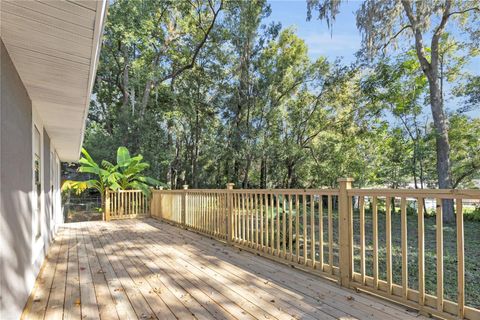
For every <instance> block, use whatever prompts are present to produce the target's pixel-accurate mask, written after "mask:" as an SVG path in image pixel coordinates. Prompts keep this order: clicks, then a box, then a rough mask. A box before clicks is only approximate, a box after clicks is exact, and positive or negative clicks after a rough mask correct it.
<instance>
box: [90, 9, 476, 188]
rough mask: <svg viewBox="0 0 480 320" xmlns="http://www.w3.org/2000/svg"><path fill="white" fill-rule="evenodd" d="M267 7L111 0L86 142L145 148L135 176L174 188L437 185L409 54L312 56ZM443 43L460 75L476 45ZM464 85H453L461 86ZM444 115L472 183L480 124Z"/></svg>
mask: <svg viewBox="0 0 480 320" xmlns="http://www.w3.org/2000/svg"><path fill="white" fill-rule="evenodd" d="M311 2H312V3H317V4H321V3H323V2H324V1H311ZM209 4H210V5H211V6H210V5H209ZM315 8H316V9H320V7H312V9H315ZM335 8H336V6H335V3H333V2H332V3H331V4H330V6H328V5H327V6H326V7H324V8H323V9H322V10H325V12H324V14H323V15H324V17H326V16H325V15H326V14H328V13H327V11H328V10H331V9H335ZM381 8H384V7H383V6H382V7H381ZM219 10H220V11H219ZM217 12H221V14H219V15H216V13H217ZM270 13H271V9H270V6H269V4H268V3H267V2H266V1H264V0H255V1H225V2H224V3H223V2H221V1H211V2H206V1H199V2H188V1H177V2H172V1H164V2H155V1H116V2H114V3H113V4H112V5H111V6H110V10H109V19H108V22H107V25H106V30H105V42H104V45H103V49H102V53H101V57H100V64H99V70H98V77H97V81H96V82H95V87H94V92H95V94H96V99H95V101H92V103H91V108H90V113H89V117H88V126H87V130H86V136H85V147H86V148H87V149H88V150H90V151H91V152H92V155H93V156H94V158H96V159H105V160H106V161H108V162H109V163H114V162H116V161H117V163H118V159H116V158H115V154H116V151H117V149H118V147H120V146H125V147H126V148H128V150H130V151H131V152H132V154H142V155H143V157H144V159H145V161H146V162H148V163H149V164H150V166H148V167H146V168H144V169H143V170H144V171H142V172H143V174H144V175H145V176H150V177H153V178H155V179H158V180H161V181H166V182H167V186H168V187H171V188H180V187H181V186H182V185H184V184H188V185H190V187H191V188H206V187H216V188H223V187H224V186H225V184H226V183H227V182H234V183H235V184H236V186H237V187H243V188H251V187H257V188H258V187H259V188H267V187H284V188H295V187H297V188H307V187H321V186H335V185H336V183H337V182H336V180H337V178H338V177H341V176H352V177H354V178H355V181H356V183H357V184H358V185H360V186H366V185H368V186H389V187H394V188H400V187H406V186H411V185H412V184H413V186H414V187H418V188H426V187H436V186H437V180H438V176H437V170H436V143H435V138H436V135H435V127H434V126H433V125H432V118H431V116H429V112H430V111H429V108H428V107H429V96H428V86H429V84H428V78H427V76H426V75H425V74H424V73H423V72H422V69H421V67H420V62H419V61H418V58H417V56H416V52H415V51H414V50H412V48H411V47H410V46H409V47H408V48H406V49H405V52H400V53H399V54H398V55H395V56H392V57H391V58H389V59H378V61H375V64H372V65H369V66H368V67H366V66H365V65H363V64H359V65H353V66H346V65H344V64H343V63H342V62H341V61H328V60H327V59H326V58H324V57H319V58H318V59H317V60H316V61H312V59H310V58H309V54H308V48H307V45H306V44H305V41H304V40H302V39H301V38H299V37H298V36H297V34H296V32H295V29H293V28H286V29H282V28H281V25H280V24H278V23H275V22H268V23H266V19H267V18H268V17H269V15H270ZM210 26H211V29H210ZM452 39H453V37H452V36H449V35H447V34H446V33H445V34H444V35H443V36H442V38H441V42H440V48H439V49H440V53H441V55H440V57H441V58H442V59H443V60H442V63H443V67H444V68H443V69H442V70H443V73H442V76H443V78H444V79H445V82H449V81H451V82H452V83H451V84H455V83H463V81H466V83H467V82H468V81H467V80H464V78H463V71H464V65H465V61H466V60H465V59H464V57H465V55H466V53H467V52H470V51H471V50H472V49H471V47H469V46H466V45H465V44H464V43H460V42H458V41H457V42H454V41H453V40H452ZM203 40H205V41H203ZM197 49H198V50H197ZM429 53H430V51H429V48H426V54H429ZM360 62H361V61H360ZM469 79H470V78H469ZM468 83H470V84H471V85H470V87H474V84H475V82H473V80H472V82H468ZM467 87H468V86H467V85H466V84H465V86H463V85H462V88H458V95H462V96H465V97H467V96H470V95H469V94H468V95H467V89H468V88H467ZM460 89H462V90H460ZM446 91H447V90H445V92H446ZM468 92H474V90H472V89H471V88H470V90H469V91H468ZM447 115H448V116H449V117H450V124H449V129H450V132H449V136H450V141H451V143H450V144H451V149H452V150H451V163H452V170H451V171H452V181H454V182H456V181H459V182H458V184H456V186H457V187H472V186H473V179H475V178H478V167H477V164H478V162H477V161H478V160H476V159H478V148H476V145H475V141H476V140H475V139H478V136H479V133H478V130H476V127H475V126H477V127H478V125H477V124H478V122H477V121H476V120H473V119H470V118H468V117H463V116H459V115H456V114H447ZM462 127H465V128H468V130H465V131H463V130H462ZM457 141H458V142H457ZM133 158H135V157H133ZM120 162H122V161H120ZM122 170H126V168H123V167H122V168H119V171H121V172H124V173H125V171H122ZM127 180H128V179H125V180H121V179H118V183H119V184H122V185H126V184H127ZM132 183H133V182H132Z"/></svg>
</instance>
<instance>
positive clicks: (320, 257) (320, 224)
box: [318, 195, 323, 271]
mask: <svg viewBox="0 0 480 320" xmlns="http://www.w3.org/2000/svg"><path fill="white" fill-rule="evenodd" d="M318 261H319V262H320V270H321V271H323V195H320V197H319V199H318Z"/></svg>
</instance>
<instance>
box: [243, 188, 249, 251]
mask: <svg viewBox="0 0 480 320" xmlns="http://www.w3.org/2000/svg"><path fill="white" fill-rule="evenodd" d="M244 197H245V228H246V229H245V239H246V240H247V245H248V246H250V194H249V193H245V194H244Z"/></svg>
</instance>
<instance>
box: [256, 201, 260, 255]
mask: <svg viewBox="0 0 480 320" xmlns="http://www.w3.org/2000/svg"><path fill="white" fill-rule="evenodd" d="M258 218H259V207H258V193H255V243H256V246H255V247H256V248H257V249H258V248H260V239H259V236H260V234H259V230H260V229H259V227H260V226H259V221H258Z"/></svg>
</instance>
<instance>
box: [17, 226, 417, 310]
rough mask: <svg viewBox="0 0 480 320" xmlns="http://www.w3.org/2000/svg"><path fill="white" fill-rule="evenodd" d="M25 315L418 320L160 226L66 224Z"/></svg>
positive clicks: (273, 264)
mask: <svg viewBox="0 0 480 320" xmlns="http://www.w3.org/2000/svg"><path fill="white" fill-rule="evenodd" d="M22 318H23V319H32V318H35V319H41V318H45V319H49V320H50V319H56V318H58V319H62V318H63V319H84V318H87V319H99V318H102V319H137V318H138V319H157V318H158V319H176V318H177V319H189V318H191V319H193V318H196V319H232V318H238V319H338V318H342V319H346V318H349V319H351V318H358V319H413V318H421V316H419V315H418V314H417V313H416V312H413V311H408V310H406V309H405V307H401V306H398V305H395V304H391V303H389V302H386V301H383V300H379V299H376V298H375V297H372V296H369V295H366V294H362V293H355V292H354V291H351V290H347V289H344V288H340V287H339V286H337V285H336V284H334V283H331V282H329V281H327V280H324V279H321V278H319V277H317V276H315V275H310V274H307V273H304V272H302V271H299V270H294V269H292V268H290V267H288V266H286V265H283V264H279V263H276V262H273V261H270V260H268V259H266V258H262V257H259V256H256V255H254V254H251V253H248V252H245V251H242V250H240V249H237V248H234V247H231V246H227V245H226V244H223V243H221V242H219V241H216V240H212V239H209V238H207V237H204V236H201V235H198V234H196V233H193V232H189V231H185V230H183V229H179V228H177V227H174V226H171V225H169V224H166V223H163V222H160V221H157V220H153V219H144V220H122V221H114V222H107V223H106V222H101V221H94V222H93V221H92V222H81V223H71V224H65V225H63V226H62V227H61V229H60V231H59V234H58V236H57V240H56V241H55V243H54V245H53V246H52V247H51V249H50V252H49V254H48V257H47V259H46V261H45V264H44V266H43V268H42V271H41V273H40V275H39V277H38V279H37V282H36V285H35V288H34V291H33V293H32V295H31V296H30V299H29V301H28V303H27V305H26V307H25V310H24V314H23V316H22Z"/></svg>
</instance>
